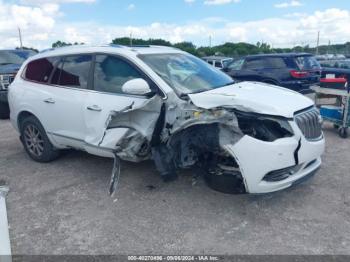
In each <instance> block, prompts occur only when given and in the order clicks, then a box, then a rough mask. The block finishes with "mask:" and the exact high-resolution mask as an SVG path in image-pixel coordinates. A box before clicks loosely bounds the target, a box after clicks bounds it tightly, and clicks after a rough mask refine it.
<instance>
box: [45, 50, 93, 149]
mask: <svg viewBox="0 0 350 262" xmlns="http://www.w3.org/2000/svg"><path fill="white" fill-rule="evenodd" d="M91 62H92V55H85V54H81V55H71V56H64V57H61V59H60V61H59V63H58V64H57V66H56V68H55V71H54V73H53V75H52V77H51V80H50V85H49V86H47V89H48V90H50V92H49V93H47V95H46V96H45V97H43V102H44V104H45V110H44V112H43V114H45V119H47V120H48V125H47V131H48V133H49V134H50V135H51V136H52V137H53V138H54V140H55V141H56V142H57V143H59V144H62V145H68V146H72V147H75V148H83V145H84V131H85V123H84V118H83V111H82V107H83V105H84V103H85V100H86V97H87V90H88V81H89V74H90V70H91V64H92V63H91Z"/></svg>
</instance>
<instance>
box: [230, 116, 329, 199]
mask: <svg viewBox="0 0 350 262" xmlns="http://www.w3.org/2000/svg"><path fill="white" fill-rule="evenodd" d="M291 125H293V126H294V128H293V129H294V130H296V134H295V136H294V137H290V138H283V139H278V140H276V141H274V142H264V141H260V140H257V139H255V138H252V137H249V136H244V137H243V138H242V139H241V140H240V141H239V142H238V143H236V144H235V145H228V146H226V150H228V151H229V152H230V153H231V154H232V155H233V156H234V157H235V158H236V160H237V162H238V164H239V166H240V170H241V173H242V176H243V178H244V182H245V186H246V190H247V192H249V193H269V192H274V191H279V190H282V189H285V188H288V187H290V186H292V185H293V184H296V183H298V182H300V181H302V179H303V178H305V177H307V176H308V175H310V174H313V173H315V172H316V171H317V170H318V169H319V168H320V166H321V155H322V153H323V152H324V147H325V141H324V139H323V138H322V139H320V140H318V141H308V140H306V139H305V138H304V136H302V134H301V132H300V131H299V129H296V126H295V124H294V123H291ZM299 141H300V144H299ZM293 166H298V168H297V170H295V172H293V173H291V174H289V175H288V176H286V177H285V178H284V179H282V180H280V181H266V179H264V178H265V176H266V175H267V174H269V173H271V172H273V171H276V170H283V169H287V168H289V167H293Z"/></svg>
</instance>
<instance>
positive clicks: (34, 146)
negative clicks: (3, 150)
mask: <svg viewBox="0 0 350 262" xmlns="http://www.w3.org/2000/svg"><path fill="white" fill-rule="evenodd" d="M24 142H25V144H26V147H27V149H28V150H29V152H30V153H31V154H33V155H35V156H37V157H40V156H41V155H42V154H43V152H44V140H43V138H42V136H41V133H40V131H39V129H38V128H37V127H36V126H34V125H31V124H29V125H27V126H26V128H25V129H24Z"/></svg>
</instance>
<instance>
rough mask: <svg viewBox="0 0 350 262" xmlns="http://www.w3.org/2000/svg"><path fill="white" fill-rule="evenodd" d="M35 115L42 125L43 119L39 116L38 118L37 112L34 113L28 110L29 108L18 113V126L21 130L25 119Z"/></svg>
mask: <svg viewBox="0 0 350 262" xmlns="http://www.w3.org/2000/svg"><path fill="white" fill-rule="evenodd" d="M30 116H33V117H35V118H36V119H37V120H38V121H39V122H40V124H41V125H42V123H41V121H40V120H39V118H37V116H36V115H35V114H33V113H32V112H30V111H28V110H23V111H21V112H20V113H19V114H18V115H17V127H18V130H21V123H22V122H23V120H24V119H26V118H28V117H30Z"/></svg>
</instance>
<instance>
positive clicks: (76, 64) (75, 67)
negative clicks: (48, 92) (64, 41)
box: [51, 55, 92, 89]
mask: <svg viewBox="0 0 350 262" xmlns="http://www.w3.org/2000/svg"><path fill="white" fill-rule="evenodd" d="M91 61H92V56H91V55H74V56H67V57H63V58H62V59H61V61H60V63H59V64H58V66H57V68H56V70H55V73H54V74H53V76H52V80H51V83H52V84H55V85H60V86H67V87H74V88H81V89H87V87H88V79H89V73H90V66H91Z"/></svg>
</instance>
